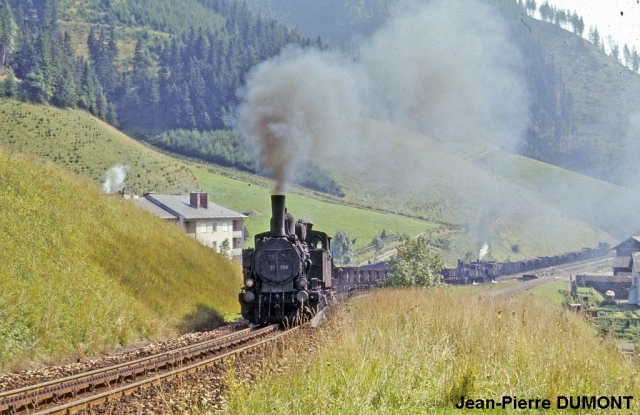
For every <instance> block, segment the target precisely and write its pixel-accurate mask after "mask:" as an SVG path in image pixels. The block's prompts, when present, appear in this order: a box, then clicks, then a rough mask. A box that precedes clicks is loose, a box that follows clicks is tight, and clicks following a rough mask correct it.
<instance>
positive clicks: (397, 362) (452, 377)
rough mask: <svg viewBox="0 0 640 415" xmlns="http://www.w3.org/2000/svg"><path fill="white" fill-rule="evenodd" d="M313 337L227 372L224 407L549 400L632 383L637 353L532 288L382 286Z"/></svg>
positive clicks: (639, 384)
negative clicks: (515, 293) (499, 296)
mask: <svg viewBox="0 0 640 415" xmlns="http://www.w3.org/2000/svg"><path fill="white" fill-rule="evenodd" d="M315 337H317V338H320V339H322V340H321V341H320V346H319V348H318V349H317V350H315V351H314V352H310V344H309V343H307V342H305V341H304V340H302V341H300V342H299V343H298V344H295V345H293V346H292V348H291V349H290V350H288V351H285V352H284V358H281V357H277V356H272V357H268V358H267V359H274V360H271V361H269V362H268V363H267V364H266V366H267V367H273V368H276V367H277V368H278V370H273V371H272V372H271V373H265V374H264V375H263V377H262V378H261V379H260V380H259V381H258V382H257V383H256V384H253V385H249V384H245V383H242V382H234V381H233V379H232V382H231V383H230V385H231V386H230V388H229V391H228V398H229V408H228V412H229V413H233V414H255V413H274V414H279V413H283V414H284V413H287V414H303V413H304V414H405V413H450V412H451V413H457V412H460V411H459V410H456V409H454V406H453V405H454V403H456V402H459V401H460V397H461V396H466V397H469V398H472V399H478V398H481V399H484V398H487V399H488V398H493V399H496V400H499V399H500V397H501V396H503V395H511V396H518V397H522V398H533V399H535V398H541V399H545V398H547V399H550V400H551V402H552V405H555V402H556V397H557V396H559V395H633V394H634V393H636V392H637V391H638V390H640V374H639V373H638V371H637V367H638V363H640V362H638V361H637V360H635V361H633V360H632V358H629V357H627V356H624V355H621V354H619V353H618V351H617V350H616V347H615V345H614V344H613V343H612V342H610V341H608V340H606V339H601V338H599V337H598V336H597V335H596V333H595V331H594V330H593V329H592V328H591V327H590V326H589V325H588V324H587V323H586V322H585V321H583V320H582V318H581V317H580V316H578V315H574V314H571V313H569V312H567V311H565V310H563V309H560V308H554V307H549V304H548V302H546V301H545V300H541V299H539V298H537V297H534V296H531V295H522V296H520V297H518V298H516V299H512V300H510V301H506V302H501V303H497V304H491V303H489V302H487V301H485V300H479V299H478V298H477V297H476V296H474V295H472V294H470V293H468V294H462V293H460V292H459V291H457V290H455V289H452V288H446V287H445V288H441V289H436V290H432V291H423V290H418V289H414V290H383V291H378V292H375V293H374V294H372V295H371V296H370V297H367V298H363V299H360V300H357V301H355V302H353V303H352V304H351V305H350V306H349V308H348V309H347V310H342V311H339V312H338V313H337V314H336V315H335V316H334V318H333V320H332V322H331V324H330V325H328V326H327V327H324V328H322V329H321V332H320V333H318V334H317V335H316V336H315ZM275 359H281V360H279V363H276V360H275ZM236 376H237V379H240V378H241V374H236ZM508 412H509V411H504V412H501V411H500V412H499V413H508ZM517 412H518V413H522V412H525V413H526V411H522V410H519V411H517ZM552 412H554V411H553V410H552V411H545V413H552ZM562 412H567V411H562ZM529 413H530V412H529Z"/></svg>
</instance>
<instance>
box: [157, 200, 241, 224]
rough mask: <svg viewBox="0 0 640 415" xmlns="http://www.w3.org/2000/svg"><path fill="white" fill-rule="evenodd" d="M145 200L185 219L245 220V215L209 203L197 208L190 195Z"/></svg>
mask: <svg viewBox="0 0 640 415" xmlns="http://www.w3.org/2000/svg"><path fill="white" fill-rule="evenodd" d="M145 198H146V199H147V200H149V201H150V202H152V203H154V204H156V205H158V206H160V207H161V208H163V209H165V210H167V211H169V212H170V213H172V214H174V215H176V216H182V217H183V218H184V219H187V220H189V219H244V218H246V216H245V215H243V214H242V213H238V212H234V211H233V210H230V209H227V208H225V207H222V206H220V205H216V204H215V203H211V201H209V206H208V207H207V208H206V209H205V208H203V207H200V208H195V207H193V206H191V204H190V203H189V195H157V194H149V195H146V196H145Z"/></svg>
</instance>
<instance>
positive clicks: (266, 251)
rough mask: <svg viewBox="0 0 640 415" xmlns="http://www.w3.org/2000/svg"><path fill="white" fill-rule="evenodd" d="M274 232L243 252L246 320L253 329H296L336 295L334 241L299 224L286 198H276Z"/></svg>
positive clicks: (242, 296) (242, 298) (307, 224)
mask: <svg viewBox="0 0 640 415" xmlns="http://www.w3.org/2000/svg"><path fill="white" fill-rule="evenodd" d="M271 210H272V216H271V227H270V230H269V231H268V232H263V233H260V234H257V235H256V236H255V245H254V247H255V248H252V249H245V250H243V251H242V268H243V276H244V287H243V289H242V292H240V294H239V300H240V306H241V312H242V316H243V317H244V318H245V319H247V320H248V321H249V322H250V323H252V324H256V325H258V324H267V323H286V322H289V323H295V322H296V321H301V320H302V319H304V318H305V317H310V316H311V315H313V314H314V313H316V312H318V311H320V310H321V309H322V308H323V307H324V305H325V304H326V303H327V301H328V299H329V297H330V295H331V286H332V271H333V261H332V258H331V238H330V237H329V236H327V234H326V233H325V232H320V231H316V230H314V229H313V223H312V222H309V221H304V220H298V221H297V222H294V219H293V216H292V215H291V214H289V213H288V212H287V210H286V208H285V196H284V195H273V196H271Z"/></svg>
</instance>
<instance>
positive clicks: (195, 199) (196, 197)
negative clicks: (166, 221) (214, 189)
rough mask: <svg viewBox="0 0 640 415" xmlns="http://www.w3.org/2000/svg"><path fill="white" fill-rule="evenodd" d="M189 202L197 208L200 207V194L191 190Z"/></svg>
mask: <svg viewBox="0 0 640 415" xmlns="http://www.w3.org/2000/svg"><path fill="white" fill-rule="evenodd" d="M189 203H191V206H193V207H194V208H196V209H198V208H200V194H199V193H195V192H191V195H190V197H189Z"/></svg>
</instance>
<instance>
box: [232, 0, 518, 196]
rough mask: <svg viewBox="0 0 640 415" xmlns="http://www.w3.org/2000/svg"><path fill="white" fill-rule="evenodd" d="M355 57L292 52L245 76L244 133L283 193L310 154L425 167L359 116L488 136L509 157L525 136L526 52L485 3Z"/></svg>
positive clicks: (350, 165) (440, 9) (458, 138)
mask: <svg viewBox="0 0 640 415" xmlns="http://www.w3.org/2000/svg"><path fill="white" fill-rule="evenodd" d="M356 56H357V57H356V58H351V59H349V58H347V57H344V56H342V55H340V54H339V53H336V52H327V51H318V50H301V49H299V48H297V47H293V46H292V47H289V48H287V49H285V50H284V51H283V52H282V53H281V54H280V55H279V56H277V57H275V58H274V59H271V60H269V61H266V62H263V63H261V64H260V65H258V66H257V67H256V68H255V69H254V70H253V71H252V73H251V74H250V75H249V76H248V78H247V84H246V87H245V88H244V89H243V90H242V91H241V92H240V98H241V100H242V103H241V105H240V107H239V108H238V111H237V119H236V120H235V122H236V129H237V130H238V132H239V133H240V134H241V135H242V136H243V137H244V138H245V141H246V142H247V143H248V144H249V147H250V149H251V151H253V152H254V153H255V154H254V155H255V156H257V159H258V160H259V163H260V166H261V168H263V169H264V170H265V171H267V172H269V173H271V174H273V175H274V177H275V178H276V179H277V181H278V185H277V190H280V191H282V190H284V187H285V184H286V182H287V180H289V179H290V177H291V175H292V174H293V173H294V171H295V168H296V166H295V165H294V163H301V162H304V161H305V160H306V159H308V158H310V157H311V156H313V158H314V160H317V161H319V162H320V163H322V164H323V165H327V164H328V163H334V165H340V166H341V167H343V168H344V167H345V166H346V167H347V170H350V171H352V172H362V171H371V169H372V168H374V169H376V170H377V171H378V172H379V171H381V170H384V169H386V168H390V169H392V168H393V167H394V166H396V168H397V166H398V165H405V166H406V165H407V163H413V164H414V165H415V167H416V168H419V167H420V163H424V161H420V160H418V157H417V155H416V154H415V152H409V151H407V150H406V149H399V148H398V147H399V145H398V143H393V142H392V140H390V139H389V137H385V136H384V134H373V135H372V134H369V133H365V132H364V130H363V129H362V125H361V123H360V121H361V120H362V119H373V120H376V121H379V122H383V123H393V124H396V125H397V126H401V127H404V128H407V129H411V130H416V131H419V132H421V133H423V134H425V135H427V136H428V137H430V138H431V139H434V140H437V141H440V142H466V141H468V140H488V141H490V142H491V143H493V144H496V145H500V146H501V147H502V148H505V149H509V150H510V149H512V148H513V147H514V146H515V144H516V143H517V142H518V141H519V140H521V138H522V137H523V134H522V133H523V132H524V130H525V129H526V126H527V123H528V118H527V108H528V105H527V96H526V92H525V91H526V88H525V86H524V83H523V82H522V78H521V76H520V73H521V56H520V54H519V53H518V51H517V48H516V47H515V46H514V45H513V44H512V42H511V41H510V40H509V37H508V35H507V28H506V24H505V23H504V22H503V21H502V20H501V19H500V18H499V17H497V16H496V15H495V13H493V12H492V11H491V10H490V9H489V8H488V7H487V6H486V5H484V4H481V3H479V2H478V1H477V0H462V1H457V2H447V1H444V0H435V1H434V2H431V3H429V4H428V5H425V6H420V7H418V8H417V9H411V12H410V13H406V14H403V15H400V16H398V17H396V18H394V19H392V20H391V21H390V22H388V23H387V24H386V25H384V26H383V27H382V28H381V29H380V30H378V32H377V33H375V34H374V35H373V36H372V38H371V39H369V40H368V41H367V42H365V43H363V44H362V45H361V46H360V47H359V48H358V50H357V51H356ZM411 145H412V146H421V145H422V144H421V143H415V142H414V143H412V144H411ZM403 146H404V145H403ZM407 153H411V154H410V155H411V156H412V157H413V158H415V160H407V159H406V155H407ZM421 156H422V157H424V156H425V154H422V155H421ZM380 163H383V165H380ZM379 176H380V177H377V176H376V177H375V178H376V180H387V182H388V183H397V180H398V178H399V177H398V174H395V173H394V172H393V171H391V172H388V171H387V174H380V175H379Z"/></svg>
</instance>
